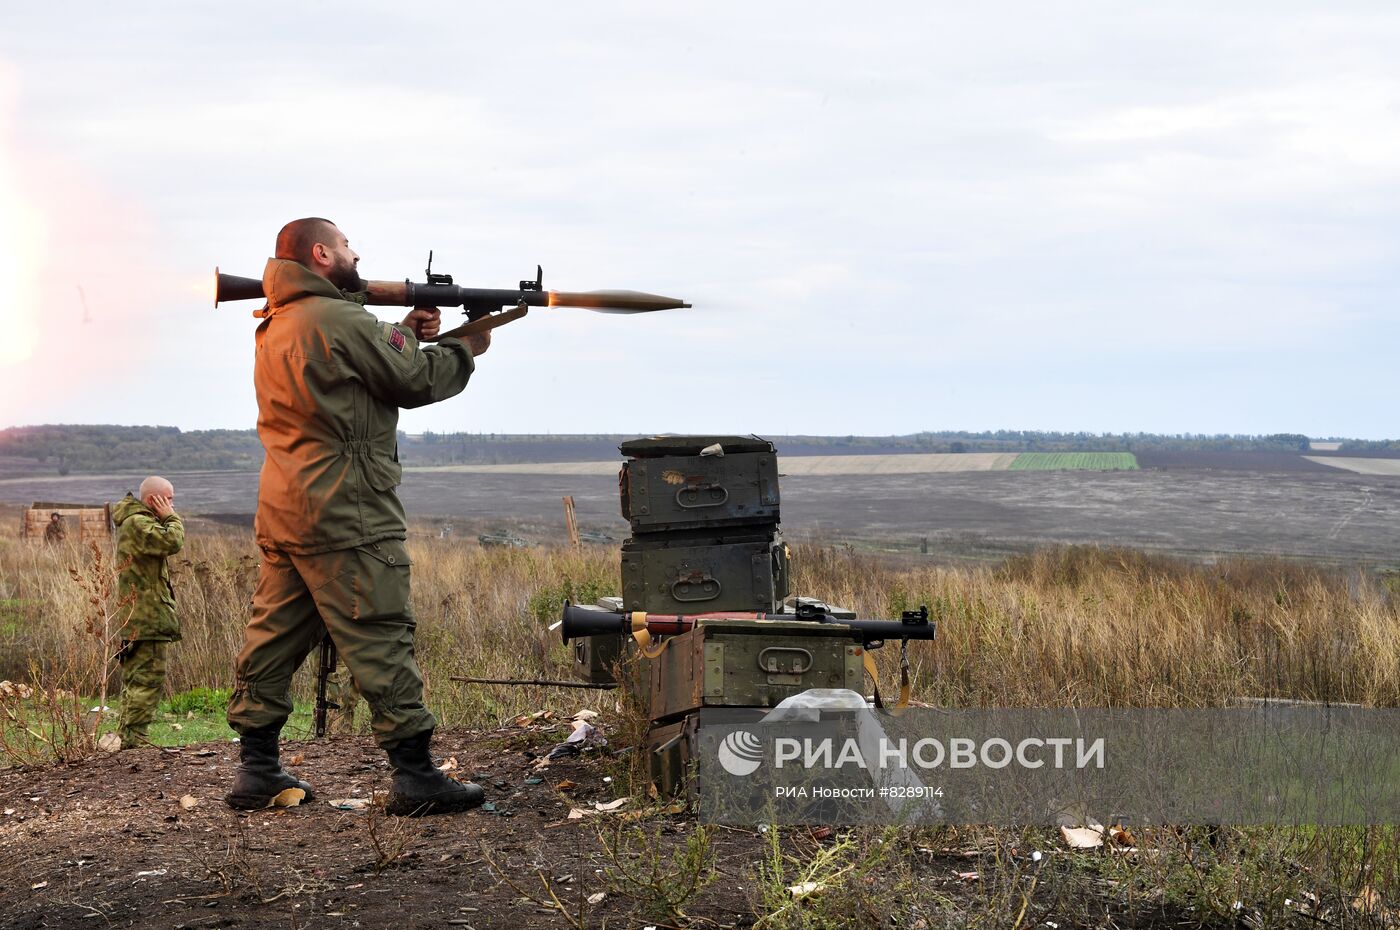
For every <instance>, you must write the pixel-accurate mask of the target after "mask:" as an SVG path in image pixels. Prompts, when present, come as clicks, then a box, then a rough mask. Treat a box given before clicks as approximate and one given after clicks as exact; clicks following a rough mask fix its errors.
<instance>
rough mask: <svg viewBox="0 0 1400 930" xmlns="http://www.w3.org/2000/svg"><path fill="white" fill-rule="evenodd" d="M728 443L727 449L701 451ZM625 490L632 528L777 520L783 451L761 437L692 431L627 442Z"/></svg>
mask: <svg viewBox="0 0 1400 930" xmlns="http://www.w3.org/2000/svg"><path fill="white" fill-rule="evenodd" d="M716 447H718V448H721V449H723V450H724V454H723V455H715V454H711V455H702V454H701V450H703V449H707V448H716ZM621 449H622V452H623V454H625V455H627V456H630V457H631V461H628V462H626V463H624V464H623V466H622V473H621V475H620V478H619V480H620V491H621V497H622V516H623V517H625V518H626V519H627V520H628V522H629V523H631V525H632V532H633V533H638V534H643V533H654V532H671V531H675V530H686V529H699V528H703V527H718V526H734V527H738V526H753V525H761V526H768V527H772V526H774V525H776V524H777V522H778V456H777V454H776V452H775V451H774V449H773V444H772V443H770V442H767V441H766V440H762V439H754V438H749V439H744V438H742V437H734V436H699V437H694V436H685V437H662V438H659V439H639V440H633V441H632V442H625V443H623V444H622V446H621Z"/></svg>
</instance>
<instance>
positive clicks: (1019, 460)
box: [1011, 452, 1138, 471]
mask: <svg viewBox="0 0 1400 930" xmlns="http://www.w3.org/2000/svg"><path fill="white" fill-rule="evenodd" d="M1137 467H1138V463H1137V457H1136V456H1134V455H1133V454H1132V453H1131V452H1022V453H1021V454H1020V455H1018V456H1016V460H1015V461H1014V462H1012V463H1011V470H1012V471H1133V470H1135V469H1136V468H1137Z"/></svg>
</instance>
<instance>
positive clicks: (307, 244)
mask: <svg viewBox="0 0 1400 930" xmlns="http://www.w3.org/2000/svg"><path fill="white" fill-rule="evenodd" d="M318 242H319V243H321V244H322V245H325V246H329V247H332V248H334V247H335V246H338V245H340V234H339V231H338V230H337V229H336V225H335V224H334V223H332V222H331V221H330V220H327V219H323V218H321V217H319V216H307V217H303V218H301V219H299V220H292V221H291V222H290V223H288V224H287V225H286V226H283V227H282V231H281V232H279V233H278V234H277V255H276V257H277V258H285V259H289V260H291V261H294V262H301V263H302V264H303V265H306V266H307V267H308V268H309V267H311V247H312V246H314V245H316V244H317V243H318Z"/></svg>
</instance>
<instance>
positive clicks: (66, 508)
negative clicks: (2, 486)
mask: <svg viewBox="0 0 1400 930" xmlns="http://www.w3.org/2000/svg"><path fill="white" fill-rule="evenodd" d="M54 513H57V514H59V515H60V516H62V517H63V529H64V531H65V533H66V534H67V535H66V537H65V540H66V541H67V542H87V541H88V540H90V539H95V540H98V541H104V540H107V539H110V538H111V536H112V505H111V504H105V503H104V504H68V503H56V502H53V501H35V502H34V504H32V505H31V506H30V508H29V509H28V510H26V511H25V512H24V516H23V517H22V518H21V519H20V528H19V535H20V538H22V539H27V540H29V541H30V542H36V543H43V541H44V530H45V528H46V527H48V525H49V515H50V514H54Z"/></svg>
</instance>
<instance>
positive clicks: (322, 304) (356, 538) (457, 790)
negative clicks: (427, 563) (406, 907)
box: [225, 218, 490, 814]
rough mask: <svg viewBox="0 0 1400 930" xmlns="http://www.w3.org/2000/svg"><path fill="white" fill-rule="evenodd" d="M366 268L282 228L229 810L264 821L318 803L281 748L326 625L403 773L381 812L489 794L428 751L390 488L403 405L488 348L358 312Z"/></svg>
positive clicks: (233, 713)
mask: <svg viewBox="0 0 1400 930" xmlns="http://www.w3.org/2000/svg"><path fill="white" fill-rule="evenodd" d="M359 260H360V259H359V256H358V255H356V254H355V253H354V252H353V251H351V249H350V243H349V241H348V240H346V238H345V236H344V234H343V233H341V231H340V230H339V229H337V228H336V226H335V224H333V223H331V222H330V221H329V220H324V219H318V218H311V219H303V220H295V221H293V222H291V223H288V224H287V225H286V226H285V227H283V229H282V231H281V233H279V234H278V237H277V255H276V257H275V258H272V259H269V260H268V263H267V268H266V270H265V271H264V272H263V291H264V293H265V294H266V295H267V303H268V305H267V307H266V308H264V309H263V311H262V312H261V315H262V316H263V317H264V320H263V322H262V324H261V325H260V326H259V327H258V332H257V347H256V353H255V362H254V368H253V384H254V387H255V388H256V389H257V395H258V437H259V439H261V440H262V444H263V448H264V449H265V450H266V452H267V455H266V457H265V458H264V460H263V467H262V476H261V479H260V481H259V486H258V512H257V521H256V532H257V540H258V545H259V546H260V547H261V548H262V551H263V558H262V562H261V565H260V567H259V572H258V585H257V589H256V591H255V592H254V594H253V608H252V616H251V618H250V619H249V621H248V627H247V630H246V632H245V635H244V640H243V649H242V650H241V651H240V652H239V655H238V663H237V668H236V678H235V681H234V690H233V698H232V700H231V701H230V702H229V709H228V722H229V725H230V726H231V727H233V728H234V729H235V730H237V731H238V733H239V735H240V737H241V756H242V761H241V763H240V765H239V767H238V771H237V773H236V775H235V777H234V783H233V788H232V790H230V792H229V793H228V795H227V796H226V797H225V800H226V801H227V802H228V804H229V805H230V806H232V807H236V808H245V809H247V808H261V807H265V806H266V805H267V804H268V802H269V801H270V800H271V799H272V798H273V797H274V796H275V795H276V794H277V793H278V792H280V791H282V790H283V789H285V788H292V787H297V788H301V789H302V790H303V791H307V792H310V786H309V785H307V784H306V783H305V782H303V781H299V780H298V779H296V778H295V777H293V776H292V775H290V774H288V773H287V772H285V771H283V769H282V766H281V763H280V761H279V760H278V746H277V740H278V735H279V734H280V732H281V730H282V725H283V724H284V723H285V722H286V720H287V717H288V715H289V714H290V713H291V711H292V701H291V697H290V691H289V689H290V686H291V680H292V673H293V672H295V671H296V670H297V668H298V667H299V666H300V665H301V663H302V661H303V660H304V659H305V658H306V656H307V654H308V653H309V652H310V651H311V649H312V648H314V647H315V646H317V645H318V643H319V641H320V638H321V635H322V625H323V624H324V628H325V630H326V631H327V632H329V634H330V636H331V639H332V641H333V642H334V644H335V647H336V651H337V652H338V653H339V655H340V657H341V658H342V659H343V661H344V662H345V665H346V666H347V667H348V668H349V670H350V673H351V675H352V676H353V677H354V681H355V684H356V686H358V688H359V689H360V692H361V693H362V694H363V695H364V697H365V700H366V701H367V702H368V704H369V707H370V713H371V716H372V718H373V726H374V733H375V737H376V739H377V740H378V742H379V745H380V746H382V747H383V748H384V750H385V751H386V752H387V753H388V755H389V761H390V762H391V763H392V764H393V767H394V779H393V785H392V787H391V788H390V792H389V799H388V803H387V805H386V810H388V811H389V813H391V814H424V813H445V812H449V811H457V810H465V809H466V808H469V807H474V806H476V805H478V804H480V803H481V801H482V797H483V796H482V790H481V788H479V787H478V786H476V785H472V784H462V783H459V782H456V781H453V780H452V779H450V778H448V777H447V776H446V775H444V774H442V773H441V772H439V771H438V770H437V769H436V768H435V767H434V766H433V763H432V758H431V756H430V755H429V750H428V746H429V741H430V739H431V738H432V734H433V729H434V727H435V726H436V725H437V721H436V720H435V719H434V718H433V715H432V714H431V713H429V712H428V710H427V708H425V707H424V706H423V678H422V675H421V673H420V672H419V669H418V663H417V662H416V661H415V660H414V657H413V631H414V617H413V608H412V606H411V604H410V603H409V558H408V551H407V549H406V548H405V542H404V541H405V540H406V539H407V538H408V528H407V524H406V521H405V517H404V510H403V505H402V504H401V503H400V502H399V499H398V495H396V494H395V493H394V488H395V487H397V486H398V484H399V477H400V468H399V462H398V448H397V441H396V430H397V427H398V419H399V408H400V407H420V406H423V405H425V404H430V403H434V402H436V401H440V400H445V399H446V398H449V397H453V396H455V395H456V394H459V393H460V392H461V391H462V389H463V388H465V387H466V385H467V379H468V378H469V377H470V376H471V373H472V370H473V367H474V363H473V361H472V358H473V355H479V354H481V353H482V352H484V351H485V350H486V348H487V346H488V345H489V344H490V339H489V336H487V335H484V334H483V335H482V336H479V337H477V336H473V337H469V340H468V342H462V341H459V340H456V339H444V340H442V342H441V343H439V344H438V345H436V346H428V347H422V346H420V345H419V344H418V340H419V339H420V338H423V339H430V338H432V337H433V336H435V335H436V334H437V332H438V311H437V310H436V309H417V310H414V311H413V312H411V313H410V314H409V315H408V317H407V318H406V319H405V320H404V322H403V323H402V324H401V325H397V326H396V325H392V324H389V323H383V322H380V320H379V319H378V318H377V317H376V316H374V315H373V314H372V313H370V312H368V311H367V310H365V308H364V307H363V306H362V305H361V304H360V303H357V302H355V301H353V300H350V299H347V294H355V293H357V292H360V291H362V290H363V289H364V282H362V281H361V280H360V276H359V273H358V271H357V268H356V266H357V264H358V262H359ZM307 797H308V799H309V798H310V797H311V795H310V794H308V796H307Z"/></svg>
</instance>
